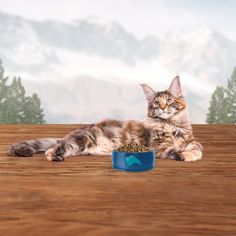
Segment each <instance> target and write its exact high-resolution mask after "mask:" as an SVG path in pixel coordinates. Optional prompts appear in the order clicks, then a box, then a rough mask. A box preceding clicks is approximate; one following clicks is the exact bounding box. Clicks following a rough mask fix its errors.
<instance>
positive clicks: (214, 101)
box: [206, 87, 225, 124]
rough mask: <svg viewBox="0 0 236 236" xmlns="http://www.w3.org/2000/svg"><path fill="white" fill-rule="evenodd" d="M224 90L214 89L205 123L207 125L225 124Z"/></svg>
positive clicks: (220, 88)
mask: <svg viewBox="0 0 236 236" xmlns="http://www.w3.org/2000/svg"><path fill="white" fill-rule="evenodd" d="M224 98H225V89H224V88H223V87H216V89H215V91H214V93H213V94H212V96H211V101H210V108H209V113H208V114H207V120H206V122H207V123H208V124H219V123H224V122H225V118H224V116H225V114H224V113H223V110H224V109H225V100H224Z"/></svg>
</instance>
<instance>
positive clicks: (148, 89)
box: [140, 84, 156, 103]
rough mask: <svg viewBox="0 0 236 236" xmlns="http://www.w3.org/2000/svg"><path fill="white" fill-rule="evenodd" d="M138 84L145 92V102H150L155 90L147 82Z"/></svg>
mask: <svg viewBox="0 0 236 236" xmlns="http://www.w3.org/2000/svg"><path fill="white" fill-rule="evenodd" d="M140 85H141V86H142V88H143V92H144V94H145V97H146V99H147V102H148V103H150V102H152V100H153V98H154V96H155V94H156V92H155V91H154V90H153V89H152V88H151V87H149V86H148V85H147V84H140Z"/></svg>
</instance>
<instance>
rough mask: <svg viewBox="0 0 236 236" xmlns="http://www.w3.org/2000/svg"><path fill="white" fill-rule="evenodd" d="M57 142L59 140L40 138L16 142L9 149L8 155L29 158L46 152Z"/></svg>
mask: <svg viewBox="0 0 236 236" xmlns="http://www.w3.org/2000/svg"><path fill="white" fill-rule="evenodd" d="M59 141H60V139H59V138H42V139H34V140H27V141H22V142H18V143H15V144H13V145H12V146H11V147H10V148H9V150H8V154H9V155H10V156H18V157H30V156H33V155H34V154H36V153H44V152H46V151H47V150H48V149H49V148H51V147H52V146H54V145H56V144H57V143H58V142H59Z"/></svg>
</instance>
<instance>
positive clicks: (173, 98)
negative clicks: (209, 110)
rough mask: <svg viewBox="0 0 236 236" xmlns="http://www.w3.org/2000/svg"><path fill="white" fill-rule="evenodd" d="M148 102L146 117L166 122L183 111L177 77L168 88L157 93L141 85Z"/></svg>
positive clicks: (183, 105) (183, 103) (184, 105)
mask: <svg viewBox="0 0 236 236" xmlns="http://www.w3.org/2000/svg"><path fill="white" fill-rule="evenodd" d="M141 86H142V88H143V91H144V94H145V96H146V99H147V102H148V117H150V118H152V119H157V118H161V119H165V120H168V119H170V118H171V117H173V116H174V115H176V114H178V113H179V112H181V111H182V110H184V109H185V107H186V103H185V101H184V99H183V95H182V90H181V84H180V80H179V77H178V76H176V77H175V78H174V79H173V80H172V82H171V84H170V87H169V88H168V89H167V90H165V91H160V92H157V91H155V90H153V89H152V88H151V87H149V86H148V85H146V84H141Z"/></svg>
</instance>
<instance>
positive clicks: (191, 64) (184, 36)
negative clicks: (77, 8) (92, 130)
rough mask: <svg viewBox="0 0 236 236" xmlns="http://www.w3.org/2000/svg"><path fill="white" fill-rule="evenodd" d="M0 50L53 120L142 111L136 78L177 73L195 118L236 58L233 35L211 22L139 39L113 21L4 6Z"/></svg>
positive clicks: (163, 82) (161, 78)
mask: <svg viewBox="0 0 236 236" xmlns="http://www.w3.org/2000/svg"><path fill="white" fill-rule="evenodd" d="M0 32H1V36H0V58H1V59H2V60H3V63H4V67H5V70H6V72H7V73H8V74H9V75H10V76H12V75H19V76H21V77H22V78H23V83H24V84H25V87H26V89H27V91H28V93H30V92H37V93H39V95H40V98H41V100H42V103H43V106H44V109H45V113H46V119H47V121H48V122H49V123H81V122H86V123H87V122H92V121H96V120H98V119H102V118H107V117H113V118H118V119H129V118H133V119H143V118H144V116H145V114H146V109H145V106H146V105H145V99H144V96H143V95H142V91H141V89H140V88H139V86H138V85H137V84H138V83H148V84H150V85H152V86H153V87H154V88H156V89H158V90H162V89H166V88H168V85H169V83H170V81H171V79H172V78H173V77H174V76H175V75H176V74H179V75H180V76H181V80H182V86H183V90H184V94H185V97H186V99H187V101H188V103H189V110H190V116H191V118H192V120H193V122H194V123H202V122H204V121H205V116H206V112H207V108H208V106H209V98H210V96H211V93H212V91H213V90H214V88H215V87H216V86H217V85H224V84H225V83H226V81H227V79H228V78H229V76H230V74H231V72H232V69H233V67H234V66H236V43H235V42H231V41H230V40H229V39H227V38H225V37H224V36H223V35H221V34H220V33H219V32H217V31H215V30H214V29H211V28H209V27H203V28H198V29H193V30H191V31H188V32H169V33H166V34H164V35H158V36H153V35H148V36H147V37H145V38H144V39H138V38H137V37H135V36H134V35H133V34H132V33H129V32H127V31H126V30H125V29H124V27H122V26H121V25H120V24H118V23H116V22H107V23H101V22H98V21H97V20H94V19H91V18H86V19H82V20H75V21H73V22H71V23H64V22H58V21H41V22H39V21H33V20H29V19H24V18H22V17H18V16H13V15H8V14H4V13H0Z"/></svg>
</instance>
